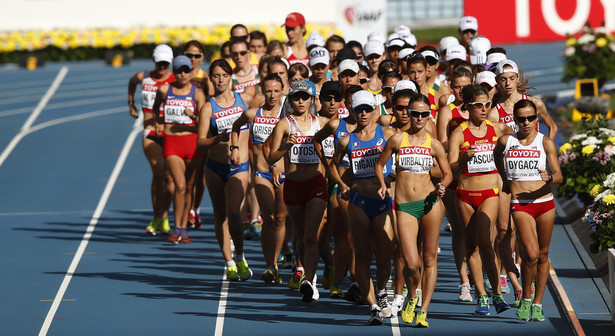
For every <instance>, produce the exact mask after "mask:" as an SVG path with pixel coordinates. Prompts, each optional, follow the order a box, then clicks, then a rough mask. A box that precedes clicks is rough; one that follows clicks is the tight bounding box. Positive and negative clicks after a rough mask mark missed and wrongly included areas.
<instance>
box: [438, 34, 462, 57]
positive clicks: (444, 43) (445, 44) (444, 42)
mask: <svg viewBox="0 0 615 336" xmlns="http://www.w3.org/2000/svg"><path fill="white" fill-rule="evenodd" d="M458 44H459V40H458V39H457V38H456V37H455V36H445V37H443V38H442V39H441V40H440V46H439V47H438V50H440V55H444V54H445V53H444V51H445V50H446V49H448V48H449V47H451V46H454V45H458Z"/></svg>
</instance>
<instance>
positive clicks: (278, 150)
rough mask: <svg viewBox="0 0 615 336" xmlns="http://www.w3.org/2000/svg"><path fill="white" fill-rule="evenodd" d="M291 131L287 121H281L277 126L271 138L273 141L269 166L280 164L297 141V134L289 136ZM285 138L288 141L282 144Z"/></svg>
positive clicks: (268, 160) (268, 157) (268, 158)
mask: <svg viewBox="0 0 615 336" xmlns="http://www.w3.org/2000/svg"><path fill="white" fill-rule="evenodd" d="M283 120H285V121H283ZM289 131H290V126H289V124H288V121H287V119H280V121H278V123H277V124H276V125H275V127H274V129H273V132H271V136H270V137H269V138H270V139H271V148H270V152H269V156H267V163H268V164H270V165H272V164H275V163H276V162H278V161H279V160H280V159H281V158H283V157H284V154H286V152H288V150H289V149H290V148H291V147H292V146H293V145H294V144H295V142H296V141H297V138H296V136H295V134H289ZM284 137H286V141H285V142H284V143H282V140H283V139H284Z"/></svg>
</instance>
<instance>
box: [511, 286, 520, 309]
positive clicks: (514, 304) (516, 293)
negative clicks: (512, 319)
mask: <svg viewBox="0 0 615 336" xmlns="http://www.w3.org/2000/svg"><path fill="white" fill-rule="evenodd" d="M522 299H523V290H521V289H520V290H518V291H516V292H515V302H513V304H512V305H511V307H513V308H519V306H520V305H521V300H522Z"/></svg>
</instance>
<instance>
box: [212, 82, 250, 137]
mask: <svg viewBox="0 0 615 336" xmlns="http://www.w3.org/2000/svg"><path fill="white" fill-rule="evenodd" d="M233 94H234V95H235V103H233V105H232V106H229V107H225V108H222V107H220V105H218V104H217V103H216V101H215V100H214V98H213V97H211V98H209V102H210V103H211V108H212V110H211V112H212V113H211V121H210V123H209V131H210V133H211V135H212V136H215V135H218V134H220V133H224V132H229V133H230V132H231V130H232V129H233V123H234V122H235V120H237V118H239V116H241V114H242V113H243V112H244V111H246V110H247V109H248V105H246V103H244V102H243V99H241V95H240V94H239V93H237V92H233ZM248 127H249V126H248V125H247V124H246V125H243V126H241V130H242V131H243V130H247V129H248Z"/></svg>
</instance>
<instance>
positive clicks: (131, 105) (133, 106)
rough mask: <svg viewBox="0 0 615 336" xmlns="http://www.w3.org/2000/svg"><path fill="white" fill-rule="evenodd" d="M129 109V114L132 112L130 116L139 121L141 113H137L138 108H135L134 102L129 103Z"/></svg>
mask: <svg viewBox="0 0 615 336" xmlns="http://www.w3.org/2000/svg"><path fill="white" fill-rule="evenodd" d="M128 108H129V110H130V111H129V112H130V116H131V117H133V118H135V119H137V118H138V117H139V112H137V107H136V106H135V103H134V102H129V103H128Z"/></svg>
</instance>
